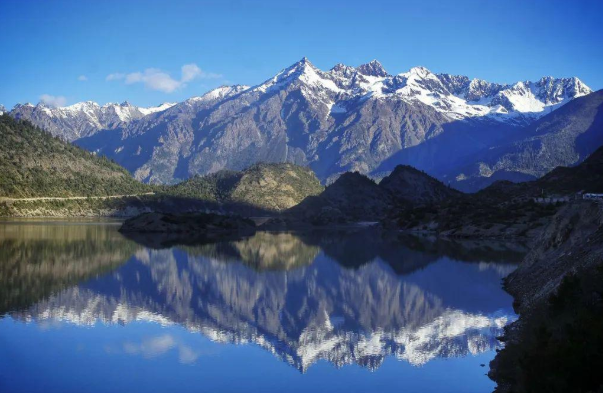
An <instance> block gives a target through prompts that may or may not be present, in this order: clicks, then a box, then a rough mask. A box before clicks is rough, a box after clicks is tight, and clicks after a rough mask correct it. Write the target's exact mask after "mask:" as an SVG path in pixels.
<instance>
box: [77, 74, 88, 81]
mask: <svg viewBox="0 0 603 393" xmlns="http://www.w3.org/2000/svg"><path fill="white" fill-rule="evenodd" d="M77 80H78V81H80V82H86V81H87V80H88V77H87V76H86V75H80V76H78V77H77Z"/></svg>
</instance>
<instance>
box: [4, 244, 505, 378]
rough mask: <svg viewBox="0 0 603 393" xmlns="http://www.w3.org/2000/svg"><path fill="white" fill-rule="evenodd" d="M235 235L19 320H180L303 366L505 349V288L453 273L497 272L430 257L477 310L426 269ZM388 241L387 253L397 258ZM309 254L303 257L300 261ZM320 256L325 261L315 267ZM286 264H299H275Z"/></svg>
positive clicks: (144, 259)
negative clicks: (345, 259)
mask: <svg viewBox="0 0 603 393" xmlns="http://www.w3.org/2000/svg"><path fill="white" fill-rule="evenodd" d="M341 236H342V237H345V235H341ZM279 240H280V243H283V244H282V245H278V244H279ZM239 242H242V243H239ZM370 242H371V239H370V238H365V240H364V244H365V246H367V247H369V248H370V247H371V244H369V243H370ZM234 243H235V244H228V247H229V251H228V252H226V251H224V249H221V248H220V247H225V245H219V244H218V245H214V248H212V247H208V246H207V245H206V246H201V247H194V248H176V249H166V250H149V249H141V250H139V251H138V252H137V253H136V255H135V257H134V258H133V259H132V260H131V261H130V262H129V263H127V264H125V265H123V266H122V267H120V268H119V269H117V270H116V271H115V272H113V273H112V274H109V275H106V276H104V277H100V278H97V279H94V280H90V281H88V282H86V283H84V284H82V285H80V286H79V287H77V288H72V289H68V290H65V291H62V292H61V293H59V294H57V295H54V296H51V297H50V298H49V299H48V300H45V301H41V302H39V303H38V304H36V305H35V306H33V307H31V308H30V309H29V310H27V311H26V312H22V313H13V317H15V318H17V319H27V320H29V319H32V318H33V319H34V320H43V319H47V318H51V319H59V320H67V321H71V322H74V323H81V324H91V323H95V322H96V321H97V320H98V319H100V320H101V321H103V322H105V323H129V322H131V321H134V320H150V321H154V322H159V323H163V324H172V323H176V324H180V325H182V326H185V327H187V328H188V329H190V330H192V331H200V332H202V333H203V334H204V335H207V336H209V337H210V338H212V339H214V340H217V341H225V342H233V343H242V342H253V343H256V344H257V345H260V346H262V347H264V348H266V349H267V350H269V351H271V352H272V353H274V354H275V355H276V356H278V357H279V358H281V359H283V360H285V361H287V362H288V363H290V364H292V365H294V366H295V367H297V368H298V369H300V370H302V371H304V370H306V369H307V368H308V367H309V366H310V365H311V364H313V363H314V362H315V361H317V360H319V359H326V360H328V361H330V362H332V363H333V364H335V365H338V366H339V365H343V364H348V363H357V364H360V365H364V366H367V367H371V368H374V367H378V366H379V365H380V364H381V362H382V361H383V359H384V358H385V356H388V355H395V356H397V357H399V358H400V359H405V360H406V361H408V362H410V363H412V364H423V363H425V362H427V361H429V360H431V359H433V358H435V357H449V356H463V355H465V354H468V353H479V352H481V351H485V350H488V349H492V348H493V347H495V346H496V345H497V341H496V339H495V337H496V336H497V335H499V334H500V333H501V328H502V326H503V325H504V324H505V322H506V321H507V318H508V313H509V312H510V311H501V310H505V308H506V307H508V305H509V299H507V298H506V297H505V295H504V294H503V293H502V290H499V293H490V292H485V293H484V292H483V291H481V288H476V289H475V290H474V289H472V288H465V287H463V288H460V287H455V281H454V278H455V277H462V276H478V277H479V278H480V279H481V280H482V281H488V282H492V283H496V285H498V283H499V282H500V275H499V274H498V272H497V271H496V269H486V270H480V265H479V264H467V263H460V262H438V258H441V256H440V257H438V256H437V255H434V256H433V258H432V257H430V258H429V260H431V261H432V264H431V265H430V266H436V267H438V269H433V274H432V275H431V276H430V277H431V281H430V282H429V283H427V284H429V285H428V286H431V285H432V284H433V287H434V288H436V287H438V286H439V287H442V286H446V287H447V288H448V291H455V290H456V291H458V290H462V291H465V292H467V299H472V298H476V297H480V298H481V299H480V300H482V301H483V302H485V303H486V304H487V306H484V307H481V306H480V307H477V308H476V307H469V305H468V304H464V303H458V302H456V303H455V305H456V307H454V308H451V306H450V305H449V301H448V299H446V298H445V295H446V294H447V293H449V292H446V291H444V292H437V291H432V290H426V289H425V287H423V286H422V285H423V284H422V281H421V280H420V277H413V276H409V278H411V279H409V280H406V279H405V278H404V276H402V277H401V276H399V275H398V274H396V272H395V271H393V270H392V269H391V267H390V266H389V264H386V263H383V262H381V261H376V262H372V263H365V264H362V265H359V266H357V267H356V268H354V269H349V268H345V267H343V266H342V265H340V264H338V263H334V262H333V261H332V259H331V258H329V257H325V256H323V255H321V254H320V253H318V255H316V250H317V249H316V248H312V247H310V246H307V245H305V243H303V242H299V238H296V237H295V236H293V235H287V234H277V235H273V234H264V235H261V236H260V237H253V238H250V239H246V240H243V241H241V240H239V241H235V242H234ZM237 243H238V244H237ZM332 244H335V243H334V242H333V243H332ZM302 245H303V246H302ZM328 246H329V245H328V244H327V246H326V247H327V248H328ZM300 247H301V248H300ZM381 248H382V250H381V252H380V253H379V255H380V256H383V255H390V254H389V253H388V251H387V250H385V249H384V247H383V245H382V246H381ZM299 250H301V252H303V253H304V254H303V256H301V257H297V258H294V257H292V255H293V254H294V253H295V252H298V251H299ZM233 251H234V252H235V253H233ZM325 252H326V251H325ZM305 253H307V254H305ZM396 253H397V251H393V252H392V254H391V255H397V254H396ZM224 255H230V256H231V257H229V258H223V256H224ZM236 255H241V256H247V257H246V258H247V261H245V260H244V259H243V262H244V263H224V261H225V260H227V261H234V259H235V258H236ZM312 255H314V257H312V259H314V262H313V263H311V264H306V263H305V261H306V259H307V258H310V257H311V256H312ZM406 255H407V256H408V257H409V258H410V255H412V254H406ZM329 256H331V255H329ZM230 258H232V259H230ZM242 258H245V257H242ZM379 259H381V258H379ZM274 261H276V262H274ZM280 261H286V263H282V264H281V262H280ZM409 262H410V261H409ZM275 263H276V266H279V267H281V266H283V267H285V268H286V267H287V266H298V267H297V268H296V269H290V270H286V269H284V270H274V266H275ZM246 264H249V265H251V266H252V267H253V268H249V267H248V266H246ZM264 267H269V268H270V269H272V270H270V271H263V270H261V269H262V268H264ZM438 283H439V284H438ZM460 285H463V286H465V283H461V284H460ZM469 301H471V300H469ZM470 308H474V309H472V310H471V311H466V310H467V309H470Z"/></svg>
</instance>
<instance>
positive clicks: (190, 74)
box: [182, 64, 203, 83]
mask: <svg viewBox="0 0 603 393" xmlns="http://www.w3.org/2000/svg"><path fill="white" fill-rule="evenodd" d="M202 73H203V71H201V68H199V67H198V66H197V65H196V64H185V65H183V66H182V82H185V83H186V82H190V81H192V80H193V79H195V78H196V77H198V76H200V75H201V74H202Z"/></svg>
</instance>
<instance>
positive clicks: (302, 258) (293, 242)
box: [185, 232, 320, 270]
mask: <svg viewBox="0 0 603 393" xmlns="http://www.w3.org/2000/svg"><path fill="white" fill-rule="evenodd" d="M185 249H186V251H187V253H189V255H193V256H202V257H205V258H209V259H214V260H218V261H222V262H243V263H244V264H246V265H248V266H251V267H253V268H255V269H258V270H289V269H292V268H296V267H300V266H305V265H309V264H311V263H312V262H313V261H314V259H315V258H316V256H317V255H318V252H319V251H320V249H319V248H318V247H317V246H312V245H308V244H306V243H304V242H303V241H302V239H301V238H300V237H298V236H296V235H293V234H291V233H266V232H258V233H256V234H255V235H253V236H250V237H246V238H242V239H240V240H234V241H229V242H219V243H211V244H205V245H200V246H191V247H186V248H185Z"/></svg>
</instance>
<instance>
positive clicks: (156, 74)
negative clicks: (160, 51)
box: [105, 63, 222, 93]
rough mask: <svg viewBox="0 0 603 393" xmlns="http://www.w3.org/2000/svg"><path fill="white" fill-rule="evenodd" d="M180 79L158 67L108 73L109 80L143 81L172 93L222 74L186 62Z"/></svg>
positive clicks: (152, 87)
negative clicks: (206, 70)
mask: <svg viewBox="0 0 603 393" xmlns="http://www.w3.org/2000/svg"><path fill="white" fill-rule="evenodd" d="M180 72H181V76H180V79H175V78H173V77H172V76H171V75H170V74H168V73H167V72H165V71H162V70H160V69H157V68H147V69H146V70H144V71H142V72H141V71H137V72H131V73H129V74H125V73H121V72H116V73H113V74H109V75H107V77H106V78H105V79H106V80H107V81H116V80H123V81H124V83H125V84H127V85H131V84H135V83H143V84H144V85H145V87H147V88H148V89H152V90H158V91H162V92H164V93H172V92H174V91H176V90H178V89H182V88H184V87H186V84H187V83H188V82H191V81H193V80H195V79H217V78H221V77H222V75H220V74H216V73H213V72H205V71H203V70H202V69H201V68H199V66H198V65H197V64H194V63H191V64H185V65H183V66H182V67H181V70H180Z"/></svg>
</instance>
